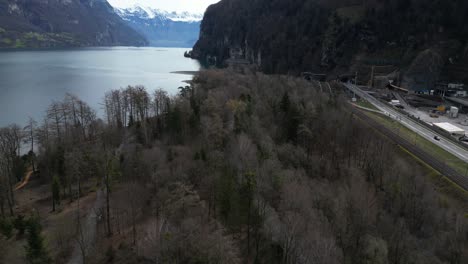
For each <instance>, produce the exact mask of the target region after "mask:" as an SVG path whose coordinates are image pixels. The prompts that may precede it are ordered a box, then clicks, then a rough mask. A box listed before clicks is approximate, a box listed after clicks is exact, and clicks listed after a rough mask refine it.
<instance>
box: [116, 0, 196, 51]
mask: <svg viewBox="0 0 468 264" xmlns="http://www.w3.org/2000/svg"><path fill="white" fill-rule="evenodd" d="M116 13H117V14H118V15H119V16H120V17H122V19H123V20H124V21H125V22H126V23H127V24H128V25H129V26H130V27H132V28H133V29H135V30H136V31H138V32H140V33H141V34H142V35H143V36H145V37H146V38H147V39H148V41H149V45H151V46H156V47H183V48H188V47H193V45H194V44H195V42H196V41H197V40H198V35H199V33H200V21H201V19H202V15H197V14H190V13H188V12H185V13H175V12H172V13H171V12H166V11H162V10H157V9H151V8H141V7H134V8H129V9H116Z"/></svg>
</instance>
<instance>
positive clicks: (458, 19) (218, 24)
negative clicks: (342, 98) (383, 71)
mask: <svg viewBox="0 0 468 264" xmlns="http://www.w3.org/2000/svg"><path fill="white" fill-rule="evenodd" d="M467 14H468V2H467V1H464V0H453V1H441V0H331V1H326V0H255V1H252V0H222V1H221V2H219V3H218V4H215V5H212V6H210V7H209V8H208V10H207V12H206V13H205V16H204V19H203V21H202V25H201V33H200V39H199V41H198V42H197V44H196V45H195V46H194V49H193V53H192V54H193V56H194V57H196V58H199V59H202V60H207V59H208V60H210V61H212V62H214V61H216V62H217V63H218V64H219V65H222V64H225V63H226V61H228V62H231V61H233V60H234V61H236V60H244V61H245V60H246V61H248V62H251V63H255V64H257V65H259V66H260V67H261V69H262V70H263V71H265V72H268V73H278V72H279V73H287V72H290V73H299V72H302V71H314V72H331V71H337V72H338V71H339V72H344V71H347V70H349V67H351V66H353V65H354V66H355V65H357V64H366V65H396V66H398V67H399V68H402V69H407V68H408V67H409V66H410V65H412V70H413V72H424V71H425V69H426V68H425V67H426V66H427V67H429V68H431V70H432V71H435V72H434V74H439V75H440V74H443V73H444V68H446V67H447V66H449V65H448V64H450V63H461V64H462V65H464V63H463V59H464V57H465V56H464V55H463V54H465V53H464V50H465V49H466V47H467V46H466V44H467V43H466V41H467V39H468V27H466V26H465V25H466V23H467V22H468V16H467ZM434 54H436V55H434ZM426 55H428V56H431V57H430V58H429V60H428V61H432V62H435V63H437V65H425V64H422V65H421V63H412V62H413V60H414V59H415V58H418V59H419V61H420V62H421V61H426V60H425V59H424V56H426ZM434 56H435V57H437V58H439V59H440V60H431V58H433V57H434ZM421 66H422V67H421ZM415 67H416V68H417V69H415ZM452 77H453V76H452ZM456 77H457V78H463V76H461V75H458V76H456ZM447 78H449V77H447Z"/></svg>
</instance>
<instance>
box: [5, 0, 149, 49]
mask: <svg viewBox="0 0 468 264" xmlns="http://www.w3.org/2000/svg"><path fill="white" fill-rule="evenodd" d="M146 44H147V41H146V39H145V38H144V37H143V36H141V34H139V33H137V32H136V31H135V30H133V29H132V28H130V27H129V26H127V25H126V24H125V23H124V21H123V20H122V19H121V18H120V17H119V16H118V15H117V14H115V12H114V10H113V8H112V7H111V6H110V5H109V4H108V3H107V1H106V0H0V47H16V48H21V47H67V46H115V45H122V46H143V45H146Z"/></svg>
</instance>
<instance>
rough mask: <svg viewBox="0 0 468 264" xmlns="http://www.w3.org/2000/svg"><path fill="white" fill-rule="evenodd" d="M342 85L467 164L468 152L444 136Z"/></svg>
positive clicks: (349, 84)
mask: <svg viewBox="0 0 468 264" xmlns="http://www.w3.org/2000/svg"><path fill="white" fill-rule="evenodd" d="M343 85H344V86H345V87H346V88H347V89H349V90H350V91H351V92H353V93H355V94H356V95H358V96H359V97H361V98H363V99H366V100H367V101H368V102H369V103H371V104H372V105H374V106H375V107H376V108H377V109H379V110H380V111H382V112H383V113H384V114H385V115H387V116H388V117H390V118H392V119H393V120H395V121H397V122H399V123H401V124H402V125H403V126H405V127H407V128H408V129H410V130H412V131H413V132H415V133H417V134H419V135H420V136H421V137H423V138H425V139H427V140H429V141H431V142H432V143H433V144H435V145H437V146H439V147H441V148H442V149H444V150H445V151H447V152H449V153H451V154H453V155H454V156H456V157H457V158H459V159H461V160H462V161H464V162H466V163H468V151H467V150H466V149H464V148H462V147H460V146H458V145H457V144H455V143H453V142H452V141H450V140H448V139H446V138H445V136H443V135H440V134H438V133H437V132H436V131H432V130H430V129H428V128H426V127H424V126H423V125H421V124H419V123H417V122H415V121H414V120H411V119H410V118H408V117H407V116H405V115H403V114H401V113H400V112H398V111H396V110H395V109H393V108H392V107H391V106H389V105H386V104H384V103H382V102H380V101H379V100H377V99H376V98H374V97H373V96H371V95H369V94H368V93H366V92H365V91H363V90H361V89H360V88H359V87H357V86H356V85H354V84H351V83H343ZM434 136H438V137H439V138H440V140H439V141H436V140H434Z"/></svg>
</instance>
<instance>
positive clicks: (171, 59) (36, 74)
mask: <svg viewBox="0 0 468 264" xmlns="http://www.w3.org/2000/svg"><path fill="white" fill-rule="evenodd" d="M185 50H186V49H178V48H128V47H112V48H86V49H72V50H52V51H12V52H9V51H8V52H7V51H3V52H0V127H2V126H5V125H8V124H10V123H19V124H24V123H25V122H26V121H27V119H28V117H29V116H31V117H33V118H35V119H36V120H41V119H42V118H43V117H44V115H45V110H46V109H47V107H48V106H49V105H50V103H51V102H52V101H54V100H61V99H63V97H64V96H65V94H66V93H71V94H74V95H77V96H78V97H79V98H81V99H82V100H84V101H85V102H87V103H88V104H89V105H91V106H92V107H93V108H94V109H95V110H96V111H97V112H98V115H99V116H100V117H102V113H103V110H102V106H101V103H102V100H103V97H104V94H105V92H106V91H109V90H111V89H118V88H120V87H126V86H127V85H144V86H146V87H147V88H148V90H149V91H153V90H155V89H157V88H162V89H164V90H166V91H168V92H169V93H170V94H175V93H176V92H177V88H178V87H179V86H181V85H185V84H184V83H183V81H185V80H190V79H191V78H192V76H191V75H184V74H177V73H171V72H175V71H198V70H199V69H200V64H199V63H198V62H197V61H195V60H191V59H186V58H184V56H183V54H184V51H185Z"/></svg>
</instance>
